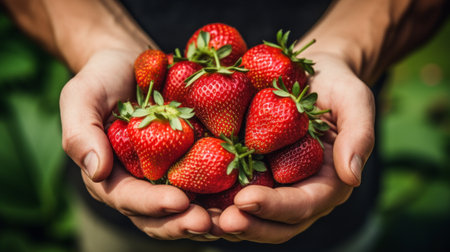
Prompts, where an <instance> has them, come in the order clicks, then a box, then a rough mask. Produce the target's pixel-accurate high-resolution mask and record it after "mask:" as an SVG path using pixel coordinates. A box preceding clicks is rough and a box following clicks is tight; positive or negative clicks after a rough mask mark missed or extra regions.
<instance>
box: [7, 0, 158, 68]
mask: <svg viewBox="0 0 450 252" xmlns="http://www.w3.org/2000/svg"><path fill="white" fill-rule="evenodd" d="M2 2H3V4H4V5H5V7H6V8H7V9H8V11H9V12H10V14H11V16H12V18H13V19H14V20H15V21H16V23H17V24H18V25H19V26H20V27H21V29H22V30H24V31H25V32H26V33H27V34H29V35H30V36H31V37H32V38H34V39H35V40H37V41H38V42H39V43H41V44H42V45H43V46H44V47H45V48H47V50H49V51H50V52H51V53H53V54H54V55H56V56H58V57H59V58H61V59H62V60H64V61H65V62H66V63H67V64H68V66H69V67H70V68H71V69H72V71H74V72H78V71H79V70H80V69H81V68H82V67H83V66H84V65H85V64H86V63H87V61H88V59H89V58H90V57H91V56H92V55H93V54H94V53H95V52H97V51H99V50H102V49H120V50H128V51H134V52H135V53H139V52H141V51H142V50H144V49H145V48H147V47H148V46H151V47H153V48H157V45H156V44H155V43H154V42H153V41H152V40H151V39H150V38H149V37H148V36H147V35H146V34H145V33H144V32H143V31H142V30H141V29H140V28H139V26H138V25H136V23H135V22H134V20H133V19H132V18H131V17H130V16H129V14H128V13H127V12H126V10H124V9H123V7H122V6H121V5H120V4H119V3H118V2H116V1H107V0H103V1H102V0H94V1H92V0H65V1H58V0H2Z"/></svg>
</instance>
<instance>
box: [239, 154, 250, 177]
mask: <svg viewBox="0 0 450 252" xmlns="http://www.w3.org/2000/svg"><path fill="white" fill-rule="evenodd" d="M239 162H240V163H241V167H242V170H243V171H244V173H245V174H246V175H247V176H251V175H252V172H251V171H250V169H249V167H248V164H247V162H245V160H244V159H243V158H241V159H239Z"/></svg>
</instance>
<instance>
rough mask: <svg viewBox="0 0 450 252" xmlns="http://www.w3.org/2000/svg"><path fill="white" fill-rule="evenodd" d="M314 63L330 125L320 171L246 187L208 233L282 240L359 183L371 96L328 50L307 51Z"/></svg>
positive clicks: (368, 139)
mask: <svg viewBox="0 0 450 252" xmlns="http://www.w3.org/2000/svg"><path fill="white" fill-rule="evenodd" d="M307 58H309V59H312V60H314V61H315V62H316V65H315V69H316V75H315V76H314V77H313V78H311V80H310V85H311V91H312V92H317V93H318V95H319V99H318V101H317V105H318V107H319V108H321V109H326V108H330V109H331V113H327V114H325V115H323V119H324V120H325V121H327V122H328V124H329V125H330V126H331V129H330V130H329V131H328V132H327V133H326V134H325V135H324V136H323V138H322V141H323V144H324V147H325V149H324V163H323V165H322V167H321V169H320V171H319V173H318V174H316V175H314V176H313V177H310V178H308V179H306V180H304V181H301V182H298V183H296V184H294V185H292V186H284V187H278V188H274V189H272V188H268V187H262V186H248V187H246V188H244V189H243V190H242V191H240V192H239V193H238V194H237V195H236V197H235V199H234V205H232V206H230V207H228V208H227V209H225V210H224V211H223V212H222V213H215V214H214V215H213V217H212V220H213V223H214V226H213V228H212V234H213V235H216V236H220V237H223V238H225V239H227V240H231V241H238V240H249V241H254V242H263V243H282V242H285V241H287V240H289V239H290V238H292V237H294V236H295V235H297V234H299V233H301V232H303V231H304V230H306V229H307V228H308V227H309V226H311V225H312V224H313V223H314V222H315V221H316V220H318V219H319V218H320V217H323V216H325V215H327V214H329V213H330V212H331V211H332V210H333V209H334V208H335V207H336V206H338V205H339V204H342V203H343V202H345V201H346V200H347V199H348V197H349V196H350V194H351V192H352V190H353V187H354V186H358V185H359V184H360V182H361V181H360V180H361V172H362V168H363V165H364V163H365V161H366V160H367V159H368V157H369V155H370V153H371V151H372V148H373V144H374V114H375V111H374V107H375V105H374V98H373V94H372V92H371V91H370V89H369V88H368V87H367V86H366V85H365V84H364V83H363V82H362V81H360V80H359V79H358V78H357V77H356V75H355V74H354V73H353V71H352V70H351V69H350V67H349V66H348V64H346V63H345V61H343V60H342V59H341V58H339V57H338V56H336V55H333V54H330V53H324V52H319V53H310V54H309V55H308V56H307Z"/></svg>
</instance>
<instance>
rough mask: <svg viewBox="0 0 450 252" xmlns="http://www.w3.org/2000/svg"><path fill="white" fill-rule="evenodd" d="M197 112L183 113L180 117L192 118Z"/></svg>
mask: <svg viewBox="0 0 450 252" xmlns="http://www.w3.org/2000/svg"><path fill="white" fill-rule="evenodd" d="M194 115H195V113H182V114H179V115H178V117H180V118H183V119H191V118H192V117H194Z"/></svg>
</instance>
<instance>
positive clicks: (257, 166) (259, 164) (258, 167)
mask: <svg viewBox="0 0 450 252" xmlns="http://www.w3.org/2000/svg"><path fill="white" fill-rule="evenodd" d="M253 169H254V170H255V171H257V172H265V171H267V166H266V164H265V163H264V162H263V161H259V160H253Z"/></svg>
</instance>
